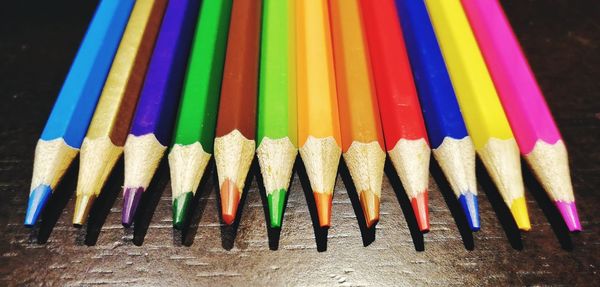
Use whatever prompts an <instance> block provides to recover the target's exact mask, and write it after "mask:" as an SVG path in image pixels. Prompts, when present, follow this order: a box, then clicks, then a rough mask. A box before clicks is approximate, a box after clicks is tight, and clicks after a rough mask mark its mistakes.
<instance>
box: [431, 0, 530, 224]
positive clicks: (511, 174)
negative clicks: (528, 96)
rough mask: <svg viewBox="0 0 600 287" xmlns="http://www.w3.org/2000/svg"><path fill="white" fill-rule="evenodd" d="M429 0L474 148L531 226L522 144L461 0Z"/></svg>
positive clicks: (521, 218) (510, 203)
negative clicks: (509, 118)
mask: <svg viewBox="0 0 600 287" xmlns="http://www.w3.org/2000/svg"><path fill="white" fill-rule="evenodd" d="M425 2H426V4H427V9H428V11H429V14H430V16H431V21H432V23H433V27H434V30H435V33H436V35H437V38H438V41H439V44H440V47H441V50H442V53H443V55H444V59H445V61H446V64H447V67H448V72H449V73H450V78H451V79H452V84H453V85H454V89H455V92H456V95H457V98H458V102H459V105H460V108H461V111H462V113H463V117H464V120H465V123H466V126H467V129H468V130H469V134H470V135H471V137H472V139H473V143H474V145H475V150H476V151H477V153H478V154H479V157H480V158H481V160H482V162H483V164H484V165H485V166H486V168H487V170H488V172H489V174H490V176H491V178H492V180H493V181H494V183H495V184H496V187H497V188H498V191H499V192H500V194H501V195H502V197H503V199H504V202H505V203H506V204H507V206H508V207H509V208H510V210H511V212H512V214H513V217H514V219H515V221H516V223H517V225H518V226H519V228H520V229H521V230H529V229H531V224H530V222H529V215H528V213H527V205H526V203H525V194H524V186H523V178H522V176H521V162H520V159H519V150H518V146H517V144H516V142H515V139H514V137H513V134H512V132H511V129H510V126H509V124H508V120H507V119H506V115H505V114H504V111H503V109H502V106H501V104H500V100H499V99H498V95H497V93H496V90H495V88H494V84H493V82H492V79H491V77H490V75H489V73H488V70H487V68H486V66H485V62H484V60H483V58H482V56H481V52H480V51H479V48H478V46H477V42H476V41H475V37H474V36H473V32H472V31H471V28H470V27H469V23H468V21H467V18H466V16H465V14H464V11H463V10H462V6H461V4H460V2H459V1H440V0H426V1H425Z"/></svg>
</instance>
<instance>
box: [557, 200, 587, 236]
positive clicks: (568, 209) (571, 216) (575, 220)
mask: <svg viewBox="0 0 600 287" xmlns="http://www.w3.org/2000/svg"><path fill="white" fill-rule="evenodd" d="M554 204H556V208H558V210H559V211H560V214H561V215H562V218H563V220H564V221H565V223H566V224H567V227H568V228H569V231H571V232H574V231H581V230H583V229H582V228H581V223H580V222H579V215H578V214H577V207H576V206H575V202H574V201H573V202H563V201H555V202H554Z"/></svg>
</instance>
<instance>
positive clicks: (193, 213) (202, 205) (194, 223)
mask: <svg viewBox="0 0 600 287" xmlns="http://www.w3.org/2000/svg"><path fill="white" fill-rule="evenodd" d="M214 163H215V161H214V159H213V158H211V160H210V161H209V162H208V165H207V166H206V170H205V171H204V176H203V177H202V179H201V180H200V184H199V185H198V190H197V191H196V194H195V195H194V197H193V198H192V201H191V202H190V205H189V207H188V210H187V216H186V217H185V221H184V222H183V226H182V228H181V230H178V229H175V228H173V243H174V244H175V245H176V246H179V245H183V246H188V247H189V246H192V244H193V243H194V238H195V237H196V233H197V232H198V225H199V224H200V219H202V215H203V214H204V210H206V205H207V204H208V197H209V196H210V193H211V192H212V191H213V190H212V189H214V184H212V182H211V179H212V178H213V174H214V173H216V172H213V171H214V167H215V164H214ZM217 197H218V195H217Z"/></svg>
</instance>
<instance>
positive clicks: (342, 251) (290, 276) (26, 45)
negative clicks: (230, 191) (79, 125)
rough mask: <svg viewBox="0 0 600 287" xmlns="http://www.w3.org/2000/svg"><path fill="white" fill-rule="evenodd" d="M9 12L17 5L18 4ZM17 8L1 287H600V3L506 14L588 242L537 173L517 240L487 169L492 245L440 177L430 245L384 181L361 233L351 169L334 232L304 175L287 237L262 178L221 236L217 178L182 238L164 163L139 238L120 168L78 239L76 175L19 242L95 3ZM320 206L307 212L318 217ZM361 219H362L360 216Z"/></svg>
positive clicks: (1, 66) (6, 118) (486, 226)
mask: <svg viewBox="0 0 600 287" xmlns="http://www.w3.org/2000/svg"><path fill="white" fill-rule="evenodd" d="M7 2H8V1H7ZM33 2H34V1H10V4H9V3H3V6H4V7H2V8H1V9H0V94H1V96H2V98H1V104H0V115H1V119H2V120H1V121H0V199H1V200H0V285H61V286H62V285H84V286H91V285H166V284H169V285H178V286H181V285H184V286H185V285H192V284H196V285H200V284H202V285H211V286H216V285H248V284H249V285H267V284H269V285H273V286H280V285H301V286H314V285H323V286H337V285H340V286H355V285H388V286H389V285H426V284H431V285H450V284H453V285H454V284H469V285H546V284H549V285H572V284H574V285H582V286H583V285H596V286H598V284H599V282H600V275H599V274H598V273H599V271H600V270H598V268H600V262H599V259H600V246H599V237H598V235H599V234H600V232H599V231H600V228H599V223H600V213H598V212H596V211H595V210H596V208H597V207H598V206H599V204H600V199H599V196H598V194H599V192H598V188H599V186H600V176H598V175H599V172H600V151H599V149H598V146H600V95H599V91H600V17H599V16H600V2H599V1H597V0H578V1H570V0H527V1H525V0H512V1H508V0H506V1H502V3H503V5H504V7H505V9H506V11H507V14H508V17H509V18H510V21H511V23H512V24H513V26H514V27H515V31H516V34H517V35H518V37H519V39H520V40H521V43H522V45H523V48H524V50H525V52H526V54H527V55H528V57H529V60H530V62H531V64H532V67H533V70H534V71H535V73H536V75H537V77H538V80H539V82H540V84H541V87H542V89H543V90H544V92H545V94H546V97H547V99H548V104H549V105H550V108H551V109H552V111H553V113H554V115H555V117H556V120H557V121H558V124H559V126H560V129H561V131H562V133H563V136H564V137H565V141H566V143H567V145H568V148H569V151H570V156H571V167H572V175H573V184H574V186H575V190H576V198H577V203H578V207H579V215H580V216H581V222H582V224H583V227H584V229H585V230H584V231H583V232H581V233H579V234H569V233H568V232H567V231H566V227H565V226H564V225H563V223H562V222H561V220H560V218H559V217H558V213H557V211H556V210H555V209H554V208H553V206H552V205H551V203H550V201H549V199H548V197H547V196H546V195H545V194H544V193H543V191H542V190H541V189H540V187H539V186H538V185H537V184H536V183H535V180H534V179H533V178H532V176H531V174H530V172H529V171H527V170H525V171H524V173H525V181H526V186H527V192H526V196H527V198H528V201H527V205H528V207H529V212H530V215H531V221H532V230H531V231H530V232H528V233H519V232H518V231H517V229H516V227H515V224H514V223H513V221H512V220H511V219H510V216H509V213H508V210H507V208H506V207H505V206H504V205H503V203H502V201H501V200H500V198H499V195H498V193H497V191H496V190H495V188H494V187H493V185H491V184H490V179H489V178H488V176H487V174H486V173H485V171H484V170H483V169H482V168H481V164H480V163H478V181H479V184H480V185H479V191H480V199H479V200H480V210H481V221H482V230H481V231H479V232H476V233H471V232H469V231H468V230H467V227H466V222H465V220H464V219H463V218H462V217H461V216H460V211H459V209H458V208H457V206H458V205H457V204H458V203H457V201H456V200H455V199H454V198H453V196H452V195H451V192H450V190H449V186H448V183H447V182H445V180H444V179H443V176H441V173H440V171H439V168H438V167H436V166H435V164H432V168H431V170H432V178H431V183H430V195H429V196H430V210H431V232H429V233H428V234H425V235H421V234H419V233H418V232H417V231H416V225H415V219H414V217H413V215H412V212H411V211H410V204H409V202H408V200H407V198H406V196H405V195H404V193H403V191H402V188H401V185H400V183H399V180H398V178H397V177H396V176H395V175H393V172H390V171H391V169H390V167H391V165H390V164H389V163H388V165H387V167H386V175H387V176H385V177H384V184H383V192H382V200H381V213H382V216H381V222H380V223H379V224H378V225H377V229H376V236H375V234H373V233H369V232H361V230H362V229H361V228H360V227H361V226H363V225H362V223H361V222H360V220H357V217H356V214H357V208H359V207H358V205H357V196H356V194H355V191H354V190H353V189H352V188H351V186H348V185H346V184H345V183H348V177H349V176H348V172H347V170H346V169H345V167H344V166H343V165H342V166H340V176H339V177H338V180H337V184H336V187H335V198H334V204H333V218H332V224H333V227H332V228H331V229H330V230H329V231H328V233H326V232H324V231H322V230H319V229H315V228H314V226H315V225H314V224H315V220H316V218H315V216H316V214H315V209H314V202H313V201H312V195H311V194H310V193H309V192H310V191H309V190H308V189H307V188H308V185H307V178H306V175H305V173H304V171H303V169H302V167H301V164H297V166H296V171H295V173H294V178H293V181H292V186H291V191H290V195H289V199H288V202H287V210H286V213H285V217H284V222H283V228H282V229H281V232H280V233H277V232H275V231H274V230H269V229H267V227H266V225H265V215H264V211H265V208H266V207H265V201H266V200H265V196H264V190H262V189H261V188H260V186H261V184H260V183H259V182H260V175H259V174H258V173H257V168H256V164H255V166H254V167H253V169H252V175H251V176H250V177H251V184H250V185H249V186H250V187H249V189H248V190H247V192H246V195H247V196H245V197H244V199H243V200H242V205H243V213H242V216H241V219H240V220H239V225H238V226H235V227H234V228H226V227H223V226H222V225H221V224H220V223H219V216H218V204H219V203H218V196H217V189H216V184H217V183H216V182H217V181H216V176H215V171H214V170H215V168H214V164H213V163H211V166H210V167H209V169H208V170H209V172H208V174H207V176H206V177H205V180H204V181H203V183H202V185H201V188H200V190H199V196H197V197H198V198H197V200H196V201H195V203H194V204H193V208H194V215H193V218H192V220H191V222H190V225H189V228H188V229H187V230H186V231H185V232H183V233H182V232H178V231H174V230H173V229H172V228H171V197H170V195H171V191H170V187H169V185H170V184H169V175H168V172H167V169H166V165H165V164H164V163H163V165H162V167H161V169H160V171H159V173H158V175H157V176H156V178H155V181H154V182H153V183H152V186H151V189H150V190H149V192H147V194H146V195H145V197H144V198H143V203H142V206H141V210H142V211H143V212H142V214H140V216H139V217H138V218H137V221H136V224H135V228H132V229H124V228H123V227H122V226H121V224H120V211H121V204H122V197H121V194H120V190H119V189H120V184H121V182H122V180H123V175H122V174H123V167H122V162H121V163H120V164H119V167H118V168H117V169H116V171H115V173H114V174H113V176H112V177H111V179H110V181H109V184H108V186H107V188H105V190H104V191H103V194H102V196H101V198H100V199H99V200H98V202H97V204H96V206H95V207H94V210H93V213H94V215H93V216H92V218H91V220H90V222H89V224H88V225H87V226H85V227H83V228H82V229H76V228H74V227H73V226H72V225H71V217H72V212H73V206H74V196H73V191H74V189H75V181H76V174H77V166H78V163H77V162H75V163H74V165H73V168H72V169H71V170H70V171H69V173H68V174H67V175H66V178H65V180H64V182H63V184H61V185H60V187H59V188H58V190H57V192H56V193H55V196H54V197H53V199H52V201H51V202H50V204H49V206H48V208H47V210H46V212H45V213H44V214H43V221H42V223H41V224H40V225H39V226H38V227H36V228H35V229H33V230H30V229H26V228H24V227H23V225H22V222H23V218H24V214H25V206H26V202H27V194H28V191H29V184H30V179H31V178H30V177H31V168H32V160H33V151H34V146H35V143H36V140H37V138H38V137H39V135H40V132H41V130H42V128H43V125H44V122H45V120H46V118H47V116H48V114H49V112H50V109H51V107H52V103H53V102H54V100H55V97H56V95H57V93H58V91H59V89H60V86H61V84H62V81H63V79H64V77H65V75H66V73H67V70H68V68H69V65H70V63H71V61H72V59H73V56H74V54H75V52H76V49H77V47H78V45H79V42H80V40H81V38H82V37H83V33H84V32H85V28H86V26H87V23H88V22H89V21H90V18H91V16H92V13H93V11H94V8H95V5H96V3H97V1H75V0H71V1H45V2H41V1H38V2H36V3H35V4H34V3H33ZM307 198H308V200H309V201H308V204H307ZM359 214H360V213H359Z"/></svg>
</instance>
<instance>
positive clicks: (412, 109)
mask: <svg viewBox="0 0 600 287" xmlns="http://www.w3.org/2000/svg"><path fill="white" fill-rule="evenodd" d="M360 3H361V8H362V12H363V13H362V15H363V19H364V26H365V34H366V38H367V41H368V44H369V45H368V46H369V53H370V59H371V63H372V67H373V78H374V80H375V87H376V90H377V99H378V104H379V109H380V113H381V122H382V127H383V133H384V135H385V145H386V150H387V152H388V154H389V155H390V158H391V159H392V163H393V165H394V167H395V169H396V172H397V173H398V176H399V177H400V180H401V181H402V185H403V186H404V190H405V191H406V195H407V196H408V198H409V200H410V201H411V204H412V208H413V212H414V214H415V217H416V219H417V222H418V225H419V229H420V230H421V231H428V230H429V209H428V203H427V201H428V200H427V198H428V197H427V187H428V184H429V159H430V156H431V150H430V148H429V144H428V141H427V132H426V130H425V123H424V122H423V115H422V114H421V106H420V104H419V99H418V97H417V90H416V88H415V85H414V79H413V76H412V72H411V69H410V62H409V60H408V55H407V54H406V49H405V44H404V37H403V35H402V29H401V28H400V22H399V20H398V15H397V14H396V9H395V8H396V7H395V4H394V0H380V1H370V0H361V1H360Z"/></svg>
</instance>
